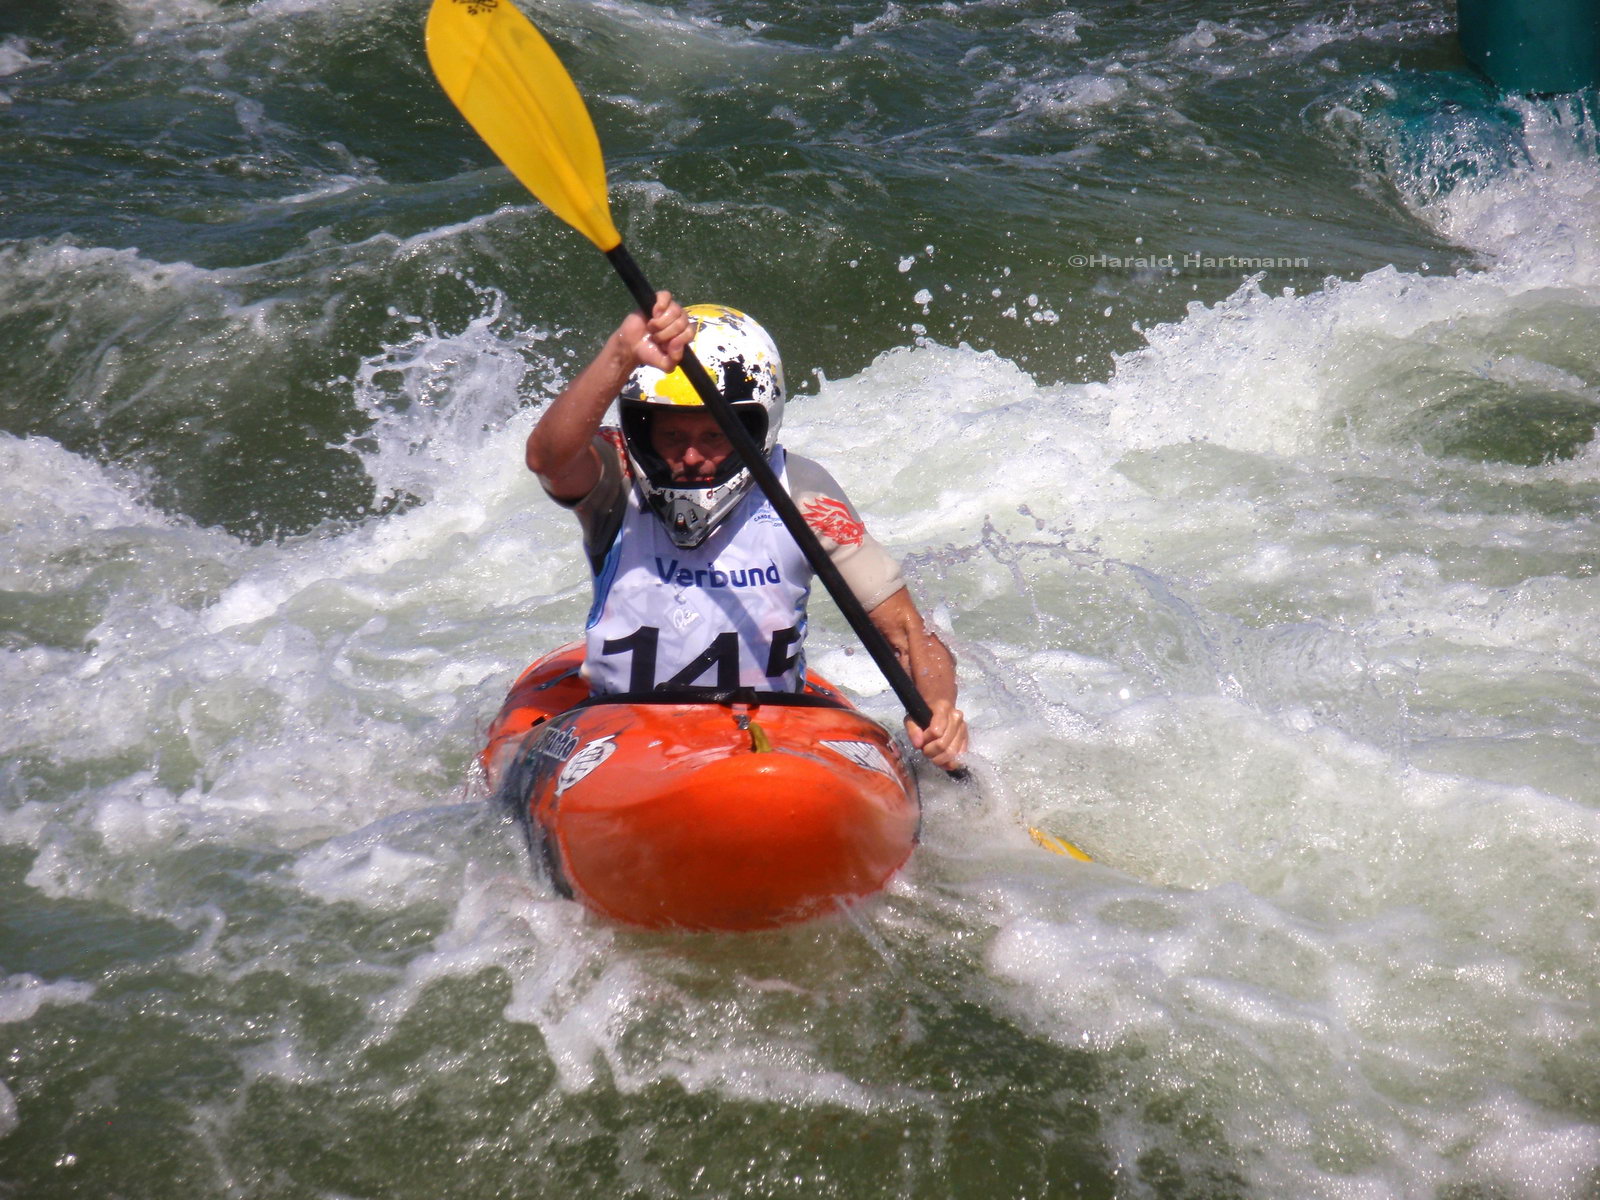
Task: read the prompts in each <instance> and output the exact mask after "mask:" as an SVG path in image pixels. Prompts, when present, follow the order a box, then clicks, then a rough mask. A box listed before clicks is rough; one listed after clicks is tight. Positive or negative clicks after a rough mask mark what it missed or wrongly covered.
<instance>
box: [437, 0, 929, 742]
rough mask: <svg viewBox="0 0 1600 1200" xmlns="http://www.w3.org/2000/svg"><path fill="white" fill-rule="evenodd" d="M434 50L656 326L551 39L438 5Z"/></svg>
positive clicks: (510, 18) (476, 117)
mask: <svg viewBox="0 0 1600 1200" xmlns="http://www.w3.org/2000/svg"><path fill="white" fill-rule="evenodd" d="M427 44H428V61H429V62H430V63H431V64H432V66H433V73H434V75H435V76H436V77H437V78H438V80H439V85H440V86H441V87H442V88H443V89H444V91H445V94H446V95H447V96H449V97H450V99H451V101H452V102H454V104H455V106H456V107H457V108H458V109H460V110H461V115H462V116H464V117H465V118H466V119H467V124H468V125H471V126H472V128H473V129H475V130H476V131H477V133H478V136H479V137H481V138H483V140H484V141H485V142H486V143H488V146H489V149H490V150H492V151H494V153H495V155H496V157H498V158H499V159H500V161H501V162H502V163H504V164H505V165H506V167H507V168H509V169H510V171H511V173H512V174H513V175H515V176H516V177H517V178H518V179H519V180H520V181H521V182H522V184H523V185H524V186H525V187H526V188H527V189H528V190H529V191H530V192H532V193H533V194H534V196H535V197H537V198H538V199H539V200H540V201H541V202H542V203H543V204H544V205H545V207H547V208H548V209H550V211H551V212H553V213H555V215H556V216H558V217H560V218H561V219H562V220H563V221H565V222H566V223H567V224H568V225H570V226H572V227H573V228H574V229H576V230H577V231H578V232H579V233H581V234H583V236H584V237H586V238H588V239H589V240H590V241H591V242H593V243H594V244H595V246H596V248H598V249H599V250H600V251H601V252H602V253H603V254H604V255H605V256H606V258H607V260H608V261H609V262H610V263H611V265H612V267H614V268H615V269H616V272H617V274H618V275H620V276H621V277H622V281H623V283H625V284H627V286H628V291H629V292H630V293H632V295H633V299H634V301H635V303H637V304H638V305H639V308H640V309H641V310H642V311H643V312H644V314H645V315H646V316H647V317H648V316H649V315H650V312H651V310H652V309H653V308H654V306H655V298H656V293H655V289H654V288H652V287H651V286H650V284H649V283H648V282H647V281H646V279H645V277H644V272H643V271H641V270H640V269H639V264H638V263H636V262H634V260H633V256H632V255H631V254H629V253H628V250H627V247H625V246H624V245H623V244H622V235H621V234H619V233H618V232H617V227H616V226H615V225H614V224H613V223H612V220H611V205H610V200H609V196H608V192H607V188H606V167H605V160H604V159H603V158H602V157H601V154H600V140H599V138H598V137H597V136H596V135H595V130H594V122H593V121H591V120H590V118H589V111H588V109H587V108H586V107H585V105H584V102H583V97H582V96H581V95H579V94H578V89H577V86H576V85H575V84H574V83H573V82H572V78H571V76H569V75H568V74H567V71H566V68H564V67H563V66H562V65H561V60H560V59H559V58H557V57H556V53H555V51H554V50H552V49H551V48H550V44H549V43H548V42H547V41H545V39H544V36H543V35H542V34H541V33H540V32H539V31H538V30H537V29H535V28H534V27H533V25H532V24H531V23H530V22H529V21H528V19H527V18H526V17H524V16H523V15H522V13H521V12H519V11H518V10H517V8H516V6H515V5H514V4H512V3H511V0H434V3H433V8H432V10H431V11H430V12H429V14H428V31H427ZM682 365H683V372H684V374H685V375H687V376H688V378H689V381H690V383H692V384H693V385H694V388H695V391H697V392H698V393H699V394H700V399H701V400H702V401H703V402H704V404H705V406H706V408H707V409H709V410H710V412H711V414H712V415H713V416H714V417H715V418H716V421H717V424H718V425H720V426H721V427H722V431H723V432H724V433H725V434H727V436H728V440H729V441H730V442H731V443H732V444H733V448H734V451H735V453H737V454H738V455H739V457H740V459H741V460H743V462H744V464H745V466H746V467H747V468H748V469H749V471H750V474H751V475H752V476H754V478H755V481H756V484H757V486H758V487H760V488H761V491H762V493H763V494H764V495H765V496H766V498H767V500H768V502H769V503H770V504H771V505H772V507H773V510H774V511H775V512H776V513H777V514H778V516H779V517H780V518H781V519H782V521H783V524H784V526H785V527H786V528H787V529H788V530H789V533H790V535H791V536H792V537H793V538H794V540H795V542H796V543H798V545H799V546H800V549H801V551H802V552H803V553H804V554H805V556H806V561H808V562H809V563H810V564H811V568H812V570H814V571H815V572H816V574H817V578H819V579H821V580H822V583H823V586H825V587H826V588H827V589H828V594H829V595H831V596H832V597H833V599H834V602H835V603H836V604H838V606H839V610H840V611H841V612H843V613H844V615H845V619H846V620H847V621H849V622H850V627H851V628H852V629H853V630H855V633H856V636H857V637H858V638H860V639H861V644H862V645H863V646H865V647H866V649H867V653H868V654H870V655H871V656H872V660H873V661H874V662H875V663H877V664H878V669H879V670H880V671H882V672H883V676H884V678H885V679H887V680H888V681H889V686H890V687H892V688H893V689H894V691H895V695H896V696H898V697H899V698H900V703H901V704H903V705H904V706H905V710H906V712H907V713H908V714H909V715H910V717H911V719H912V720H913V721H915V722H916V723H917V724H918V725H920V726H922V727H923V728H926V727H927V725H928V722H929V721H930V720H931V719H932V717H933V713H932V710H931V709H929V707H928V703H927V701H926V700H924V699H923V698H922V693H921V692H919V691H918V690H917V685H916V683H915V682H913V680H912V679H911V676H910V675H908V674H907V673H906V670H905V668H904V667H902V666H901V665H900V660H899V659H898V658H897V657H896V656H895V653H894V648H893V647H892V646H890V644H889V640H888V639H887V638H886V637H884V635H883V633H882V632H881V631H880V630H879V629H878V627H877V626H876V625H874V624H873V623H872V620H871V618H870V617H868V616H867V613H866V610H865V609H863V608H862V607H861V602H860V601H859V600H857V599H856V597H855V595H854V593H852V592H851V591H850V588H849V586H848V585H847V584H846V583H845V581H844V577H843V576H841V575H840V574H839V569H838V568H837V567H835V566H834V565H833V560H832V559H830V558H829V557H828V555H827V553H826V552H825V551H824V550H823V549H822V546H821V544H820V543H819V542H818V541H817V538H816V535H815V534H814V533H812V531H811V527H810V526H809V525H807V524H806V521H805V518H804V517H803V516H801V515H800V510H799V508H798V507H797V506H796V505H795V502H794V500H793V499H792V498H791V497H790V496H789V493H788V492H787V491H785V490H784V487H783V484H782V483H780V482H779V480H778V477H777V475H776V474H775V473H774V472H773V470H772V467H771V465H770V464H769V463H768V462H767V459H766V456H765V455H764V454H762V453H761V448H760V447H759V446H758V445H757V444H756V442H755V440H754V439H753V438H752V437H751V436H750V433H749V431H748V430H746V429H745V426H744V422H742V421H740V420H739V419H738V417H737V416H735V414H734V411H733V406H732V405H731V404H729V403H728V401H727V400H725V399H724V398H723V396H722V393H721V392H720V391H718V390H717V385H716V383H715V381H713V380H712V378H711V376H710V375H709V374H708V373H707V372H706V369H705V367H704V366H703V365H702V364H701V363H700V360H699V359H697V358H696V357H695V355H694V351H693V350H692V349H686V350H685V351H684V354H683V364H682ZM952 773H953V774H954V772H952Z"/></svg>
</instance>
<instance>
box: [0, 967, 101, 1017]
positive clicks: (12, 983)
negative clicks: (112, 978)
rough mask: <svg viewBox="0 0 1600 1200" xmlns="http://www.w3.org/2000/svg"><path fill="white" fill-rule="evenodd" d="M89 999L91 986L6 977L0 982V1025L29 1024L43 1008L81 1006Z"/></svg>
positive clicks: (71, 982)
mask: <svg viewBox="0 0 1600 1200" xmlns="http://www.w3.org/2000/svg"><path fill="white" fill-rule="evenodd" d="M92 995H94V986H93V985H92V984H87V983H76V982H74V981H72V980H70V979H62V980H57V981H56V982H55V983H46V982H45V981H44V980H42V979H40V978H38V977H37V976H35V975H7V976H5V977H4V979H0V1025H6V1024H12V1023H14V1022H17V1021H30V1020H32V1019H33V1017H34V1016H35V1015H36V1014H37V1013H38V1011H39V1010H40V1009H41V1008H43V1007H44V1006H45V1005H46V1004H82V1003H84V1002H85V1001H87V1000H88V999H89V997H90V996H92Z"/></svg>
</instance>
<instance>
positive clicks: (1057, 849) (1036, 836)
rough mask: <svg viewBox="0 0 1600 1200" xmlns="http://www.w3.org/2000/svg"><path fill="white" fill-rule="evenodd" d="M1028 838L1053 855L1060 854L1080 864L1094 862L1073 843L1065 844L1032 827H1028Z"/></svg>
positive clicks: (1052, 835)
mask: <svg viewBox="0 0 1600 1200" xmlns="http://www.w3.org/2000/svg"><path fill="white" fill-rule="evenodd" d="M1028 836H1029V837H1031V838H1032V839H1033V840H1034V841H1036V842H1038V843H1039V845H1041V846H1043V847H1044V848H1045V849H1046V850H1048V851H1050V853H1051V854H1060V855H1062V856H1063V857H1066V858H1075V859H1077V860H1078V861H1079V862H1093V861H1094V859H1092V858H1090V857H1089V856H1088V855H1087V854H1085V853H1084V852H1083V851H1082V850H1079V849H1078V848H1077V847H1076V846H1074V845H1073V844H1072V843H1071V842H1064V841H1062V840H1061V839H1060V838H1058V837H1056V836H1055V835H1054V834H1051V833H1046V832H1045V831H1044V830H1042V829H1035V828H1034V827H1033V826H1032V825H1030V826H1028Z"/></svg>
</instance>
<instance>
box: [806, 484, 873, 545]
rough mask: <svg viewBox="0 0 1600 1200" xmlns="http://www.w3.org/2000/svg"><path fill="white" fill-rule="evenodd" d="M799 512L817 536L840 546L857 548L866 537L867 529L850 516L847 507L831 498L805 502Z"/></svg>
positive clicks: (821, 497) (818, 498)
mask: <svg viewBox="0 0 1600 1200" xmlns="http://www.w3.org/2000/svg"><path fill="white" fill-rule="evenodd" d="M800 512H801V513H802V514H803V515H804V516H805V519H806V524H807V525H809V526H811V528H812V529H814V530H816V532H817V533H818V534H819V535H821V536H822V537H829V538H832V539H833V540H834V541H836V542H838V543H839V545H841V546H859V545H860V544H861V542H862V539H863V538H865V537H866V536H867V527H866V526H865V525H863V524H862V523H861V522H860V521H858V520H856V519H855V518H854V517H853V516H851V515H850V508H849V506H848V505H846V504H845V503H844V501H842V500H835V499H834V498H833V497H832V496H818V497H816V498H815V499H814V500H807V501H806V502H805V504H803V505H801V507H800Z"/></svg>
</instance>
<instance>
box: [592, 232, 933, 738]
mask: <svg viewBox="0 0 1600 1200" xmlns="http://www.w3.org/2000/svg"><path fill="white" fill-rule="evenodd" d="M606 258H607V259H608V260H609V261H610V263H611V265H612V266H613V267H615V268H616V272H617V274H618V275H620V276H622V282H623V283H625V284H627V285H628V291H630V292H631V293H633V299H634V302H635V303H636V304H638V306H639V308H640V310H641V311H642V312H643V313H644V315H645V316H647V317H648V316H649V315H650V314H651V313H652V312H653V311H654V310H655V305H656V292H655V289H654V288H652V287H651V286H650V283H649V281H648V280H647V279H645V277H644V272H643V271H641V270H640V269H639V264H638V263H636V262H634V261H633V255H631V254H629V253H628V248H627V247H626V246H623V245H621V244H620V243H619V244H618V245H617V248H616V249H614V250H607V251H606ZM683 373H684V374H685V375H687V376H688V377H689V382H690V383H692V384H693V385H694V390H695V391H697V392H699V393H700V399H701V400H702V401H704V402H705V406H706V407H707V408H708V409H710V410H711V415H712V416H713V417H715V418H716V420H717V424H718V425H720V426H721V427H722V432H723V433H725V434H727V435H728V441H729V442H731V443H732V444H733V449H734V452H735V453H736V454H738V456H739V458H740V460H741V461H742V462H743V463H744V465H745V466H746V468H748V469H749V471H750V474H751V475H752V476H754V477H755V481H756V484H757V486H759V487H760V488H761V491H762V492H763V494H765V496H766V497H767V500H768V502H769V503H771V505H772V508H773V511H775V512H776V513H777V514H778V516H779V517H780V518H782V520H783V524H784V527H785V528H786V529H788V531H789V534H790V536H791V537H793V538H794V540H795V542H796V543H797V544H798V545H799V547H800V550H801V552H802V553H803V554H805V556H806V561H807V562H809V563H810V564H811V569H812V570H813V571H815V572H816V573H817V578H818V579H820V580H822V583H823V586H824V587H826V588H827V589H828V594H829V595H831V596H832V597H833V599H834V602H835V603H836V604H838V606H839V611H841V612H842V613H844V617H845V620H847V621H849V622H850V628H851V629H853V630H855V632H856V636H857V637H858V638H860V639H861V644H862V645H863V646H865V647H866V648H867V653H868V654H870V655H872V661H873V662H875V663H877V664H878V669H879V670H880V671H882V672H883V677H884V678H885V679H887V680H888V681H889V686H890V687H892V688H893V689H894V693H895V695H896V696H898V697H900V703H901V704H903V705H904V706H905V710H906V713H907V715H909V716H910V718H911V719H912V720H913V721H915V722H916V723H917V724H918V725H921V726H922V727H923V728H924V729H926V728H927V726H928V722H929V721H931V720H932V719H933V710H932V709H930V708H929V707H928V702H927V701H926V700H924V699H923V698H922V693H921V692H920V691H918V690H917V685H916V683H915V682H914V681H913V680H912V678H911V676H910V675H908V674H907V673H906V669H905V668H904V667H902V666H901V665H900V659H899V658H898V657H897V656H896V654H895V652H894V647H893V646H891V645H889V639H888V638H886V637H884V636H883V631H882V630H880V629H879V628H878V627H877V626H876V625H874V624H873V623H872V618H871V617H869V616H867V610H866V609H864V608H862V607H861V601H859V600H857V599H856V596H855V593H854V592H852V591H851V590H850V586H849V585H848V584H847V583H845V581H844V576H843V575H841V574H839V568H838V567H836V566H834V565H833V560H832V559H831V558H829V557H828V554H827V552H826V551H825V550H823V548H822V544H821V543H820V542H818V541H817V536H816V534H814V533H812V532H811V526H809V525H807V524H806V519H805V518H804V517H803V516H801V515H800V509H799V506H798V505H796V504H795V502H794V499H793V498H792V497H791V496H790V495H789V493H788V492H787V491H786V490H784V486H783V484H782V483H781V482H779V480H778V476H777V475H776V474H775V473H774V472H773V470H772V466H771V464H770V463H768V462H767V457H766V455H765V454H763V453H762V452H761V447H760V446H758V445H756V442H755V439H754V438H752V437H751V436H750V431H749V430H748V429H746V428H745V427H744V422H743V421H741V420H739V418H738V416H737V415H736V414H735V413H734V411H733V405H731V404H729V403H728V401H727V400H726V399H724V398H723V395H722V393H721V392H720V391H719V390H717V384H716V381H715V380H713V379H712V378H711V375H710V373H709V372H707V371H706V369H705V367H704V366H703V365H702V364H701V362H700V360H699V359H698V358H696V357H695V355H694V350H693V348H688V347H686V348H685V349H684V352H683Z"/></svg>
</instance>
